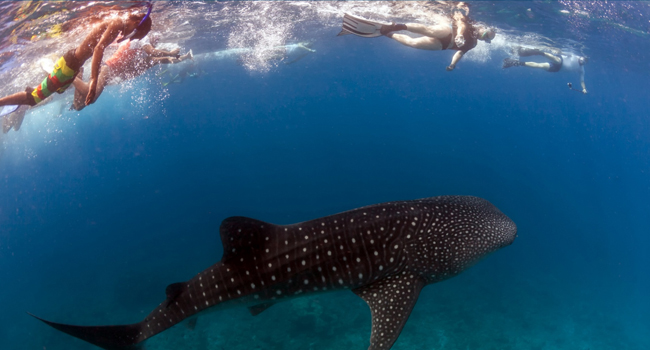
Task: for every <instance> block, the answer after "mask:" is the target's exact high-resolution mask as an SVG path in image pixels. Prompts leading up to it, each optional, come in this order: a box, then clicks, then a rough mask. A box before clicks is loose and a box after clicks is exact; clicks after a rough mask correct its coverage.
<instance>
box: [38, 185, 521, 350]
mask: <svg viewBox="0 0 650 350" xmlns="http://www.w3.org/2000/svg"><path fill="white" fill-rule="evenodd" d="M516 233H517V228H516V226H515V224H514V222H512V221H511V220H510V219H509V218H508V217H507V216H505V215H504V214H503V213H501V212H500V211H499V210H498V209H497V208H496V207H494V206H493V205H492V204H490V203H489V202H488V201H486V200H484V199H481V198H477V197H465V196H444V197H433V198H426V199H420V200H414V201H401V202H391V203H383V204H377V205H372V206H368V207H364V208H359V209H355V210H351V211H348V212H344V213H341V214H336V215H332V216H327V217H324V218H320V219H316V220H312V221H307V222H303V223H298V224H293V225H286V226H282V225H273V224H269V223H265V222H261V221H258V220H254V219H249V218H243V217H231V218H228V219H226V220H224V221H223V223H222V224H221V240H222V242H223V246H224V256H223V258H222V260H221V261H220V262H218V263H216V264H214V265H213V266H211V267H210V268H208V269H206V270H204V271H203V272H201V273H199V274H198V275H196V276H195V277H194V278H192V279H191V280H189V281H187V282H182V283H175V284H172V285H170V286H168V287H167V291H166V293H167V299H166V300H165V301H163V302H162V303H161V304H160V305H159V306H158V308H156V309H155V310H154V311H152V312H151V313H150V314H149V315H148V316H147V317H146V318H145V319H144V320H143V321H142V322H140V323H136V324H132V325H126V326H100V327H84V326H71V325H64V324H58V323H53V322H49V321H44V320H43V321H44V322H46V323H47V324H49V325H50V326H52V327H54V328H57V329H59V330H61V331H63V332H66V333H69V334H71V335H73V336H75V337H78V338H81V339H83V340H86V341H88V342H90V343H92V344H95V345H97V346H100V347H103V348H105V349H123V348H127V347H130V346H132V345H134V344H138V343H140V342H142V341H144V340H145V339H147V338H150V337H152V336H154V335H156V334H158V333H160V332H162V331H164V330H165V329H167V328H169V327H171V326H173V325H175V324H177V323H179V322H180V321H182V320H184V319H185V318H187V317H190V316H192V315H195V314H197V313H199V312H201V311H203V310H205V309H208V308H213V307H220V308H223V307H233V306H247V307H248V308H249V310H250V311H251V313H252V314H253V315H256V314H259V313H260V312H262V311H264V310H265V309H266V308H268V307H270V306H271V305H273V304H274V303H276V302H279V301H281V300H284V299H287V298H293V297H299V296H303V295H307V294H310V293H317V292H326V291H332V290H340V289H351V290H352V291H353V292H354V293H355V294H357V295H358V296H360V297H361V298H363V300H365V301H366V302H367V303H368V305H369V306H370V311H371V314H372V334H371V337H370V347H369V350H383V349H390V347H391V346H392V345H393V343H394V342H395V340H397V337H398V336H399V334H400V332H401V330H402V328H403V327H404V324H405V323H406V320H407V319H408V317H409V315H410V313H411V310H412V309H413V306H414V305H415V303H416V301H417V298H418V295H419V293H420V290H421V289H422V287H424V286H425V285H427V284H430V283H435V282H439V281H442V280H444V279H447V278H450V277H453V276H455V275H457V274H459V273H460V272H462V271H463V270H465V269H466V268H467V267H469V266H470V265H472V264H473V263H475V262H477V261H478V260H479V259H480V258H481V257H483V256H485V255H486V254H488V253H490V252H493V251H495V250H497V249H499V248H501V247H504V246H506V245H509V244H511V243H512V241H513V240H514V238H515V235H516Z"/></svg>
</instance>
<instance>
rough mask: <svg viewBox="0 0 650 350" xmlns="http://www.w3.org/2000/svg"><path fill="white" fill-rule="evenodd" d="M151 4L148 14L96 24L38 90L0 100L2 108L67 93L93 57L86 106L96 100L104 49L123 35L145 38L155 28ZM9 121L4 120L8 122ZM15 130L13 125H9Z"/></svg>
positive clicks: (124, 36)
mask: <svg viewBox="0 0 650 350" xmlns="http://www.w3.org/2000/svg"><path fill="white" fill-rule="evenodd" d="M151 6H153V5H152V4H151V3H150V4H149V5H148V11H147V13H146V14H144V13H142V14H133V13H131V14H129V15H128V16H127V17H126V18H118V19H110V20H105V21H102V22H101V23H99V24H97V25H95V26H94V27H93V29H92V30H91V32H90V33H89V34H88V35H87V36H86V38H85V39H84V41H83V42H82V43H81V45H79V46H78V47H77V48H74V49H71V50H70V51H68V52H66V53H65V54H64V55H63V56H62V57H61V58H60V59H59V60H58V61H57V62H56V64H55V65H54V70H53V71H52V72H51V73H50V74H49V75H48V76H47V77H46V78H45V79H44V80H43V82H42V83H41V84H40V85H39V86H38V87H36V88H35V89H32V88H27V89H25V91H22V92H18V93H15V94H13V95H9V96H6V97H3V98H0V106H5V105H30V106H35V105H36V104H38V103H39V102H41V101H43V100H44V99H46V98H47V97H48V96H50V95H52V94H53V93H54V92H57V93H63V92H64V91H65V90H66V89H67V88H68V87H69V86H70V85H71V84H72V82H73V81H74V79H75V77H76V76H77V73H79V70H80V69H81V67H82V66H83V64H84V63H85V62H86V61H87V60H88V59H89V58H91V57H92V74H91V78H90V85H89V89H88V94H87V96H86V101H85V102H86V104H87V105H88V104H90V103H92V102H93V100H94V99H95V94H96V91H97V83H98V78H99V72H100V67H101V63H102V58H103V56H104V49H105V48H106V47H107V46H108V45H110V44H111V43H112V42H113V41H115V39H117V38H118V36H119V35H122V38H121V39H119V41H123V40H127V39H131V40H139V39H142V38H144V37H145V36H146V35H147V33H149V30H150V29H151V17H150V14H151ZM7 120H8V119H7V118H5V120H4V121H3V123H4V122H6V121H7ZM9 127H11V125H9Z"/></svg>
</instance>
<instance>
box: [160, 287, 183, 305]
mask: <svg viewBox="0 0 650 350" xmlns="http://www.w3.org/2000/svg"><path fill="white" fill-rule="evenodd" d="M185 287H186V284H185V283H172V284H170V285H168V286H167V288H166V289H165V294H166V295H167V306H168V307H169V305H171V303H173V302H174V300H176V298H178V296H179V295H181V294H182V293H183V291H184V290H185Z"/></svg>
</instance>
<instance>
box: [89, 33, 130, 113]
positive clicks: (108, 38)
mask: <svg viewBox="0 0 650 350" xmlns="http://www.w3.org/2000/svg"><path fill="white" fill-rule="evenodd" d="M120 30H122V22H120V21H119V20H115V21H112V22H111V23H110V24H109V25H108V27H107V28H106V30H105V31H104V33H103V34H102V37H101V38H100V39H99V42H98V43H97V45H95V49H94V50H93V59H92V63H91V74H90V88H89V90H88V96H86V105H89V104H91V103H92V102H93V100H94V99H95V92H96V90H97V80H98V78H99V69H100V67H101V64H102V58H103V57H104V50H105V49H106V47H107V46H108V45H110V44H111V43H112V42H113V41H114V40H115V38H117V35H118V34H119V33H120Z"/></svg>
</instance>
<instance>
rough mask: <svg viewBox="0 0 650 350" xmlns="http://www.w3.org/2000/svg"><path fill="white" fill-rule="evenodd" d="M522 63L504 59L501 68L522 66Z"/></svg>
mask: <svg viewBox="0 0 650 350" xmlns="http://www.w3.org/2000/svg"><path fill="white" fill-rule="evenodd" d="M523 65H524V62H521V61H519V60H515V59H512V58H504V59H503V66H502V67H501V68H504V69H505V68H510V67H517V66H523Z"/></svg>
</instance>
